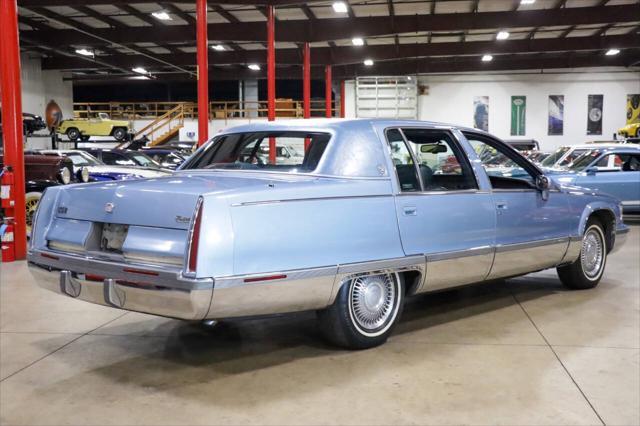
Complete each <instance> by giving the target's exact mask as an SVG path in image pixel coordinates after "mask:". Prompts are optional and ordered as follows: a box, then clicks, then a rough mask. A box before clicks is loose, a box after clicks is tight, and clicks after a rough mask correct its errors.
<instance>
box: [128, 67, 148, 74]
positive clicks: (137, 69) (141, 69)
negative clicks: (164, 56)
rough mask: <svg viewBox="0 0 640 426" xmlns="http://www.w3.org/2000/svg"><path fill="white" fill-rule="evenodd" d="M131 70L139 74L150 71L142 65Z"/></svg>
mask: <svg viewBox="0 0 640 426" xmlns="http://www.w3.org/2000/svg"><path fill="white" fill-rule="evenodd" d="M131 71H133V72H137V73H138V74H149V71H147V70H145V69H144V68H142V67H135V68H132V69H131Z"/></svg>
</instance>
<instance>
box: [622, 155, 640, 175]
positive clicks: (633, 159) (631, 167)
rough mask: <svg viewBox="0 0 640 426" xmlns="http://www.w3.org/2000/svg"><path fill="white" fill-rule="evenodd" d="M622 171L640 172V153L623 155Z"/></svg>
mask: <svg viewBox="0 0 640 426" xmlns="http://www.w3.org/2000/svg"><path fill="white" fill-rule="evenodd" d="M621 157H622V160H624V162H623V163H622V171H623V172H640V154H627V155H622V156H621Z"/></svg>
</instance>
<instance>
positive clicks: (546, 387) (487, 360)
mask: <svg viewBox="0 0 640 426" xmlns="http://www.w3.org/2000/svg"><path fill="white" fill-rule="evenodd" d="M639 259H640V226H638V225H635V226H633V229H632V232H631V235H630V238H629V241H628V242H627V245H626V246H625V248H624V250H623V251H622V252H619V253H616V254H615V255H614V256H612V257H611V258H609V263H608V265H607V270H606V272H605V276H604V279H603V280H602V282H601V283H600V286H599V287H598V288H597V289H595V290H589V291H566V290H564V289H563V288H562V287H561V286H560V283H559V281H558V279H557V278H556V275H555V271H546V272H542V273H537V274H533V275H529V276H526V277H523V278H519V279H514V280H510V281H507V282H506V283H499V284H488V285H485V286H476V287H468V288H465V289H461V290H456V291H450V292H446V293H441V294H435V295H431V296H425V297H420V298H417V299H414V300H412V301H411V302H410V303H409V304H408V306H407V309H406V310H405V315H404V316H403V318H402V321H401V323H400V325H399V327H398V328H397V329H396V332H395V334H394V335H393V336H392V338H391V339H390V340H389V342H388V343H387V344H386V345H384V346H382V347H379V348H376V349H372V350H368V351H361V352H348V351H343V350H338V349H335V348H333V347H330V346H327V345H326V344H324V343H323V341H322V340H321V338H320V336H319V333H318V330H317V328H316V325H315V322H314V316H313V314H298V315H294V316H288V317H279V318H275V319H271V320H254V321H242V322H231V323H227V324H223V325H220V326H219V327H216V328H213V329H210V330H206V329H203V328H202V327H199V326H194V325H191V324H187V323H183V322H178V321H173V320H167V319H161V318H154V317H151V316H147V315H141V314H135V313H126V312H123V311H118V310H115V309H110V308H105V307H100V306H94V305H90V304H86V303H82V302H79V301H76V300H72V299H68V298H64V297H61V296H55V295H53V294H51V293H48V292H45V291H44V290H40V289H39V288H36V287H35V285H34V284H33V283H32V282H31V279H30V277H29V276H28V273H27V272H26V268H25V264H24V263H14V264H5V265H2V267H1V274H2V285H1V286H0V297H1V299H0V338H1V340H0V350H1V353H0V355H1V356H0V379H1V383H0V423H1V424H6V425H9V424H12V425H13V424H22V425H36V424H48V425H62V424H93V425H96V424H100V425H111V424H118V425H125V424H145V425H151V424H153V425H160V424H162V425H165V424H172V425H173V424H176V425H177V424H185V425H186V424H189V425H195V424H272V425H276V424H277V425H282V424H379V425H382V424H509V425H534V424H535V425H543V424H546V425H561V424H566V425H587V424H588V425H597V424H607V425H613V424H618V425H632V424H633V425H635V424H639V423H640V367H639V363H640V291H639V288H640V266H639Z"/></svg>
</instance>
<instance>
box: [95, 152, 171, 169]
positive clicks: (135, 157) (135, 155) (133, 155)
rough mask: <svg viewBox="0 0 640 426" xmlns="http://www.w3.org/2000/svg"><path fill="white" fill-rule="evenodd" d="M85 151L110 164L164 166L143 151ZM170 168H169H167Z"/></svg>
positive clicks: (149, 167) (145, 166) (151, 167)
mask: <svg viewBox="0 0 640 426" xmlns="http://www.w3.org/2000/svg"><path fill="white" fill-rule="evenodd" d="M83 151H85V152H88V153H89V154H91V155H93V156H94V157H96V158H97V159H98V160H100V161H101V162H103V163H104V164H107V165H109V166H127V167H136V168H138V167H144V168H147V169H151V170H159V169H162V166H161V165H160V164H159V163H157V162H155V161H153V159H152V158H151V157H149V156H148V155H146V154H145V153H143V152H141V151H130V150H126V149H84V150H83ZM166 170H168V169H166Z"/></svg>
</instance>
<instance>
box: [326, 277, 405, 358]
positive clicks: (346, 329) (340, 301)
mask: <svg viewBox="0 0 640 426" xmlns="http://www.w3.org/2000/svg"><path fill="white" fill-rule="evenodd" d="M393 281H394V284H395V285H396V295H397V296H396V301H395V303H394V305H395V307H394V314H393V316H392V318H391V319H390V320H389V322H388V323H387V324H386V325H385V326H384V328H383V329H382V330H379V331H377V332H376V333H374V334H370V335H368V334H367V333H366V332H363V330H362V329H361V328H360V327H359V326H358V324H357V323H356V321H355V319H354V318H353V316H352V311H351V304H350V300H349V299H350V295H351V291H352V288H353V284H354V280H350V281H349V282H348V283H345V284H343V285H342V288H341V289H340V292H339V293H338V296H337V298H336V303H337V305H338V306H337V307H338V314H339V322H340V326H341V328H343V333H344V337H345V338H346V340H347V341H348V342H349V347H353V348H360V349H364V348H370V347H374V346H378V345H380V344H382V343H384V342H385V341H386V340H387V338H388V337H389V335H390V334H391V333H392V332H393V329H394V327H395V325H396V324H397V323H398V321H399V319H400V317H401V316H402V311H403V309H404V281H403V279H402V276H401V275H400V274H397V273H393Z"/></svg>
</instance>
